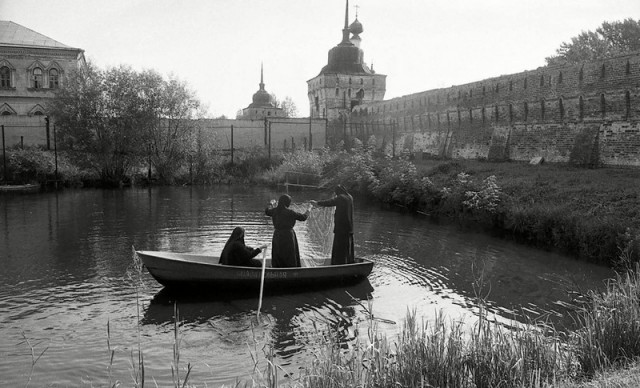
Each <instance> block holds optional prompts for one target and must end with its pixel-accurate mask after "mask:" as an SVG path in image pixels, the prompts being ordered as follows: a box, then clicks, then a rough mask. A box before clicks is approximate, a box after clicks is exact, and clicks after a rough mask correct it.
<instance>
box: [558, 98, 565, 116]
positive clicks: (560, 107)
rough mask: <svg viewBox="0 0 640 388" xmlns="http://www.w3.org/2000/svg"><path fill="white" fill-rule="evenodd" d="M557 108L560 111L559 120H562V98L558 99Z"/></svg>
mask: <svg viewBox="0 0 640 388" xmlns="http://www.w3.org/2000/svg"><path fill="white" fill-rule="evenodd" d="M558 110H559V111H560V120H564V103H563V102H562V98H561V99H560V100H558Z"/></svg>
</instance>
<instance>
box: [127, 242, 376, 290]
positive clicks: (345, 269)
mask: <svg viewBox="0 0 640 388" xmlns="http://www.w3.org/2000/svg"><path fill="white" fill-rule="evenodd" d="M136 253H137V254H138V257H140V259H141V260H142V263H143V264H144V266H145V267H146V268H147V270H148V271H149V273H150V274H151V276H153V277H154V278H155V279H156V280H157V281H158V283H160V284H162V285H163V286H165V287H167V288H171V289H185V288H206V289H224V290H232V289H234V290H242V291H246V290H257V289H259V288H260V279H261V276H262V268H253V267H238V266H231V265H221V264H218V258H217V257H215V256H206V255H193V254H182V253H172V252H157V251H136ZM356 261H357V262H356V263H353V264H344V265H333V266H332V265H322V266H315V267H301V268H271V267H269V264H270V260H267V268H266V269H265V276H264V291H265V292H274V293H275V292H287V291H291V290H294V289H300V288H302V289H310V288H316V287H328V286H338V285H345V284H352V283H356V282H358V281H361V280H363V279H365V278H366V277H367V276H369V274H370V273H371V270H372V269H373V262H372V261H370V260H366V259H357V260H356Z"/></svg>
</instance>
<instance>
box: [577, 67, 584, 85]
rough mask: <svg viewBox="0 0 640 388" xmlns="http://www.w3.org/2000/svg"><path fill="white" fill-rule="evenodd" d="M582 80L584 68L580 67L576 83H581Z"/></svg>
mask: <svg viewBox="0 0 640 388" xmlns="http://www.w3.org/2000/svg"><path fill="white" fill-rule="evenodd" d="M583 78H584V67H581V68H580V72H578V81H580V82H582V79H583Z"/></svg>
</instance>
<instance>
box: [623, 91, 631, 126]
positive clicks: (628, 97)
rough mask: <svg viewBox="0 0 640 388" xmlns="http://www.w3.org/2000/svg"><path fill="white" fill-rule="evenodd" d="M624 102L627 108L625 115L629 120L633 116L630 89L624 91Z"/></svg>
mask: <svg viewBox="0 0 640 388" xmlns="http://www.w3.org/2000/svg"><path fill="white" fill-rule="evenodd" d="M624 104H625V109H626V113H625V117H626V119H627V120H629V119H630V118H631V94H630V93H629V91H628V90H627V91H626V92H625V93H624Z"/></svg>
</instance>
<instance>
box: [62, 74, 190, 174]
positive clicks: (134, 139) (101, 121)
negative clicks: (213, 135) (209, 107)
mask: <svg viewBox="0 0 640 388" xmlns="http://www.w3.org/2000/svg"><path fill="white" fill-rule="evenodd" d="M198 107H199V102H198V100H197V99H196V98H195V97H194V94H193V92H191V91H190V90H189V89H188V88H187V86H186V84H184V83H182V82H180V81H178V80H176V79H169V80H165V79H164V78H163V77H162V76H161V75H160V74H158V73H157V72H155V71H149V70H147V71H143V72H136V71H134V70H133V69H131V68H130V67H128V66H119V67H114V68H110V69H107V70H100V69H98V68H96V67H95V66H94V65H92V64H91V63H88V65H87V67H86V68H85V69H81V70H78V71H76V72H73V73H72V74H70V76H69V77H68V79H67V80H65V82H64V83H63V84H62V87H61V89H60V90H59V93H57V95H56V97H55V98H54V99H53V100H52V102H51V106H50V111H51V112H53V114H52V116H53V118H54V120H55V125H56V129H57V133H58V134H59V137H60V143H61V146H63V147H65V148H66V149H68V150H69V151H70V152H71V154H72V155H74V156H75V160H76V162H80V163H81V165H84V166H86V167H90V168H93V169H95V170H96V171H97V172H98V174H99V175H100V178H101V180H102V181H103V182H104V183H107V184H110V183H119V182H122V181H124V180H126V178H127V176H128V175H129V174H130V172H131V169H132V167H133V166H136V165H140V163H141V161H142V158H146V159H148V161H149V162H150V163H151V164H152V165H153V166H155V168H156V171H157V172H158V174H159V176H160V178H161V179H162V180H165V181H171V179H172V177H171V174H172V172H173V171H175V169H176V168H177V166H179V163H180V162H181V161H183V160H184V159H185V157H186V155H188V153H189V149H190V148H192V147H193V144H192V139H191V128H192V123H191V122H190V120H189V119H191V118H193V116H194V115H195V112H196V111H197V109H198Z"/></svg>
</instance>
